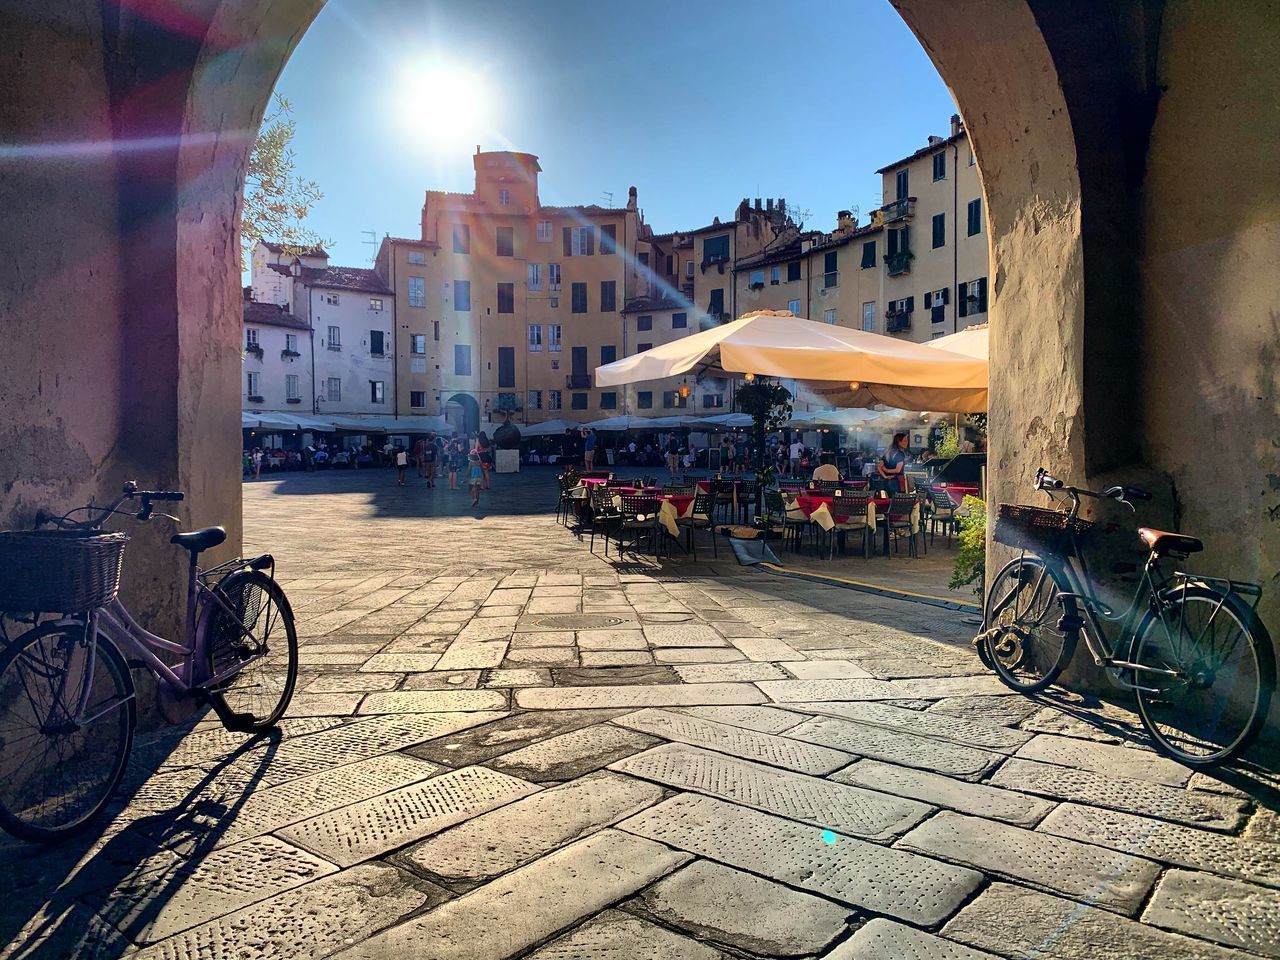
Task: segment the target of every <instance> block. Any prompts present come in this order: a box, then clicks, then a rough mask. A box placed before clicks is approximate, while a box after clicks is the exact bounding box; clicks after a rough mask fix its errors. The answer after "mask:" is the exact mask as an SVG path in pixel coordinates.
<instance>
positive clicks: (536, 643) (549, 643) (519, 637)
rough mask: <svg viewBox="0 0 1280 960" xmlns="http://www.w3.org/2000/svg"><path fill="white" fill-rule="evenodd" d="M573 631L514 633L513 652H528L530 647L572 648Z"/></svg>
mask: <svg viewBox="0 0 1280 960" xmlns="http://www.w3.org/2000/svg"><path fill="white" fill-rule="evenodd" d="M573 637H574V633H573V631H572V630H543V631H540V632H538V633H513V634H512V635H511V642H510V647H509V648H510V649H511V650H526V649H528V648H529V647H572V646H573V645H574V639H573Z"/></svg>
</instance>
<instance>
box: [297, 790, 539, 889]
mask: <svg viewBox="0 0 1280 960" xmlns="http://www.w3.org/2000/svg"><path fill="white" fill-rule="evenodd" d="M538 789H539V788H538V787H537V786H536V785H535V784H532V783H528V782H526V781H524V780H520V779H518V778H516V777H512V776H508V775H507V774H505V773H498V772H497V771H495V770H489V769H486V768H485V767H463V768H462V769H461V770H453V771H451V772H449V773H445V774H442V775H440V776H438V777H436V778H434V779H431V780H425V781H423V782H422V783H416V784H413V785H411V786H408V787H403V788H401V789H399V790H394V791H392V792H391V793H385V794H382V795H381V796H378V797H374V798H372V799H370V800H363V801H361V802H359V803H355V804H352V805H351V806H348V807H342V808H340V809H338V810H333V811H331V812H329V813H324V814H321V815H320V816H318V817H312V818H310V819H308V820H303V821H301V822H299V823H295V824H293V825H292V826H290V827H286V828H285V829H283V830H281V831H280V833H279V836H281V837H283V838H284V839H286V840H288V841H289V842H290V843H294V844H297V845H298V846H300V847H303V848H304V849H307V850H310V851H311V852H312V853H315V854H317V855H319V856H322V857H325V858H326V859H328V860H331V861H333V862H334V863H336V864H338V865H339V866H343V867H349V866H353V865H354V864H357V863H360V862H361V861H362V860H368V859H370V858H371V857H376V856H378V855H379V854H382V853H385V852H387V851H388V850H393V849H395V848H396V847H401V846H404V845H405V844H406V843H409V842H410V841H412V840H415V839H418V838H419V837H425V836H428V835H430V834H432V833H436V832H438V831H440V830H443V829H445V828H446V827H451V826H453V825H454V824H455V823H459V822H460V821H462V820H466V819H468V818H470V817H474V816H476V815H477V814H481V813H484V812H486V811H488V810H492V809H493V808H494V807H498V806H501V805H502V804H504V803H510V802H511V801H512V800H518V799H519V798H520V797H524V796H528V795H529V794H530V793H534V792H535V791H537V790H538Z"/></svg>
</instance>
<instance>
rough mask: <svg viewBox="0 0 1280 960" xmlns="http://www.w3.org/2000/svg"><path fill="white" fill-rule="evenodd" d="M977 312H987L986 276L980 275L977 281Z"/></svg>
mask: <svg viewBox="0 0 1280 960" xmlns="http://www.w3.org/2000/svg"><path fill="white" fill-rule="evenodd" d="M978 312H979V313H986V312H987V278H986V277H982V278H981V279H980V280H979V281H978Z"/></svg>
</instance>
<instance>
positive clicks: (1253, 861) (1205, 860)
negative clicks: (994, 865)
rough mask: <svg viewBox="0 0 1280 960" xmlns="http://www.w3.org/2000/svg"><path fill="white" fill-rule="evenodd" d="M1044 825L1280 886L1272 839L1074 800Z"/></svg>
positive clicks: (1279, 860) (1279, 856) (1278, 856)
mask: <svg viewBox="0 0 1280 960" xmlns="http://www.w3.org/2000/svg"><path fill="white" fill-rule="evenodd" d="M1039 830H1040V832H1041V833H1052V834H1054V835H1055V836H1059V837H1071V838H1072V839H1075V840H1084V841H1086V842H1088V843H1096V844H1099V845H1101V846H1104V847H1111V848H1112V849H1113V850H1122V851H1124V852H1126V853H1132V854H1135V855H1137V856H1140V857H1146V858H1147V859H1150V860H1159V861H1161V862H1163V863H1171V864H1177V865H1178V866H1183V867H1189V868H1191V869H1193V870H1205V871H1207V872H1209V873H1216V874H1220V875H1221V876H1226V877H1235V878H1238V879H1241V880H1248V881H1250V882H1252V883H1259V884H1264V885H1267V886H1272V887H1280V848H1277V847H1274V846H1273V845H1270V844H1262V843H1257V842H1254V841H1251V840H1248V839H1240V838H1237V837H1224V836H1223V835H1222V834H1220V833H1213V832H1211V831H1206V830H1197V829H1195V828H1194V827H1184V826H1181V825H1179V824H1173V823H1168V822H1166V821H1163V820H1151V819H1148V818H1146V817H1138V816H1134V815H1132V814H1128V813H1119V812H1118V811H1115V810H1100V809H1098V808H1097V807H1083V806H1080V805H1078V804H1074V803H1064V804H1062V805H1061V806H1059V807H1058V808H1057V809H1056V810H1054V811H1053V813H1051V814H1050V815H1049V816H1048V817H1047V818H1046V819H1045V821H1044V822H1043V823H1042V824H1040V827H1039Z"/></svg>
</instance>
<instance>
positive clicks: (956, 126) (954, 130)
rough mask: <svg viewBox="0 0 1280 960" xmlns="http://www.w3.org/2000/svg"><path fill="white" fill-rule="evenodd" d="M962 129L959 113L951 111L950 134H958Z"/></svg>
mask: <svg viewBox="0 0 1280 960" xmlns="http://www.w3.org/2000/svg"><path fill="white" fill-rule="evenodd" d="M963 129H964V121H963V120H961V119H960V114H958V113H953V114H952V115H951V135H952V136H953V137H954V136H958V135H959V133H960V131H961V130H963Z"/></svg>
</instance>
